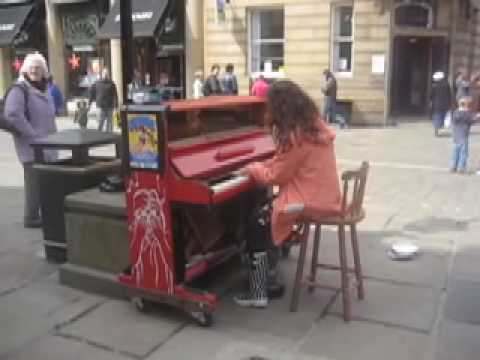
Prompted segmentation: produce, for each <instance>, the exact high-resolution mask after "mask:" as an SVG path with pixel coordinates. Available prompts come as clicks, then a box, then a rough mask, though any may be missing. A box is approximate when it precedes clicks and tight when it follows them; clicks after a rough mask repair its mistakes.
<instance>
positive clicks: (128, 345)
mask: <svg viewBox="0 0 480 360" xmlns="http://www.w3.org/2000/svg"><path fill="white" fill-rule="evenodd" d="M185 320H186V319H185V318H184V317H183V318H182V317H181V316H179V314H178V313H177V312H174V311H170V309H166V308H165V309H163V311H162V312H161V314H155V313H153V314H142V313H140V312H138V311H137V310H136V309H135V308H134V307H133V306H132V305H131V304H130V303H129V302H127V301H114V300H111V301H108V302H106V303H104V304H102V305H101V306H100V307H98V308H97V309H95V310H94V311H92V312H91V313H89V314H87V315H85V316H84V317H82V318H80V319H79V320H77V321H75V322H74V323H72V324H71V325H69V326H66V327H65V328H63V329H62V330H61V333H62V334H66V335H70V336H75V337H78V338H80V339H85V340H86V341H91V342H93V343H95V344H99V345H102V346H107V347H109V348H112V349H115V350H118V351H124V352H126V353H129V354H133V355H136V356H141V357H142V356H145V355H147V354H148V353H149V352H150V351H152V350H153V349H154V348H155V347H156V346H158V345H159V344H162V343H163V342H165V341H166V340H167V339H168V338H169V337H170V336H172V334H173V333H175V332H176V331H177V330H178V329H179V328H181V327H182V326H183V324H184V322H185Z"/></svg>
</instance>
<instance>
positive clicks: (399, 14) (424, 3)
mask: <svg viewBox="0 0 480 360" xmlns="http://www.w3.org/2000/svg"><path fill="white" fill-rule="evenodd" d="M435 6H436V2H435V1H434V0H396V1H395V25H397V26H413V27H425V28H431V27H433V21H434V19H433V13H434V7H435Z"/></svg>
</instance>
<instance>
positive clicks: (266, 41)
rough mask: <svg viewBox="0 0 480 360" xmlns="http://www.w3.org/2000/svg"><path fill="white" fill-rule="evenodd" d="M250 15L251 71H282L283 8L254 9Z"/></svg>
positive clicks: (283, 40)
mask: <svg viewBox="0 0 480 360" xmlns="http://www.w3.org/2000/svg"><path fill="white" fill-rule="evenodd" d="M250 15H251V16H250V71H251V72H278V71H280V70H281V68H282V67H283V64H284V63H283V62H284V42H285V30H284V12H283V9H259V10H252V11H251V14H250Z"/></svg>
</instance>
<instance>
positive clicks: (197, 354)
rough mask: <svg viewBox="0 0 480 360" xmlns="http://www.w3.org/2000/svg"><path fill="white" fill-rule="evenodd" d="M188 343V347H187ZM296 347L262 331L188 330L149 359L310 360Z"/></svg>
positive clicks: (216, 328) (176, 336)
mask: <svg viewBox="0 0 480 360" xmlns="http://www.w3.org/2000/svg"><path fill="white" fill-rule="evenodd" d="M186 344H188V346H185V345H186ZM293 349H294V344H293V343H291V342H289V341H285V339H273V338H267V337H266V336H265V334H264V333H262V332H254V333H253V334H252V332H249V333H247V332H242V331H238V330H234V332H229V331H224V330H223V329H221V328H218V327H217V326H215V327H213V328H211V329H203V328H198V327H187V328H185V329H184V330H182V332H181V333H179V334H177V335H175V336H174V337H173V338H172V339H170V340H169V341H168V342H167V343H165V344H164V345H162V346H161V347H160V348H159V349H158V350H157V351H155V352H154V353H153V354H152V355H151V356H149V357H148V358H147V360H163V359H169V360H177V359H178V360H180V359H181V360H183V359H195V360H211V359H218V360H226V359H228V360H247V359H251V358H252V359H253V358H254V356H256V357H257V359H260V358H261V359H265V360H268V359H272V360H310V359H313V358H311V357H305V356H303V355H302V354H299V353H298V352H295V351H294V350H293ZM315 359H319V358H318V357H315Z"/></svg>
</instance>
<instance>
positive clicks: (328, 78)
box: [322, 70, 346, 128]
mask: <svg viewBox="0 0 480 360" xmlns="http://www.w3.org/2000/svg"><path fill="white" fill-rule="evenodd" d="M323 76H324V77H325V84H324V85H323V86H322V93H323V96H324V101H323V118H324V119H325V121H327V122H329V123H333V122H335V120H336V116H337V79H335V76H333V74H332V72H331V71H330V70H324V71H323ZM345 125H346V124H345V123H343V122H342V123H341V124H340V127H342V128H343V127H345Z"/></svg>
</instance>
